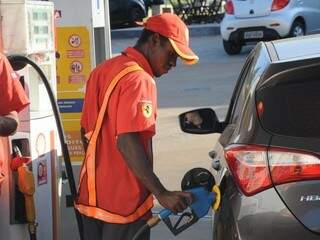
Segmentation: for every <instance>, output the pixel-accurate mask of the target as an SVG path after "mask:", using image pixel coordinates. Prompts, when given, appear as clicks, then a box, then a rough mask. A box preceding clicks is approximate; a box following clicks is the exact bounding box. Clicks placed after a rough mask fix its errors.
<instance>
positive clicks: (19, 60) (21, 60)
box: [8, 55, 83, 240]
mask: <svg viewBox="0 0 320 240" xmlns="http://www.w3.org/2000/svg"><path fill="white" fill-rule="evenodd" d="M8 60H9V62H10V64H11V65H12V67H13V68H14V70H17V69H15V67H14V66H18V68H20V69H21V68H23V67H24V66H25V65H27V64H29V65H30V66H32V67H33V68H34V69H35V70H36V72H37V73H38V74H39V76H40V78H41V80H42V82H43V84H44V85H45V88H46V91H47V94H48V96H49V99H50V103H51V107H52V110H53V114H54V116H55V121H56V124H57V130H58V134H59V139H60V144H61V148H62V152H63V159H64V163H65V167H66V172H67V177H68V182H69V187H70V192H71V196H72V198H73V200H74V199H76V195H77V190H76V184H75V181H74V175H73V170H72V165H71V161H70V154H69V150H68V145H67V143H66V141H65V139H66V138H65V134H64V130H63V127H62V121H61V118H60V111H59V108H58V104H57V100H56V98H55V96H54V94H53V91H52V88H51V86H50V83H49V81H48V79H47V77H46V75H45V74H44V73H43V71H42V69H41V68H40V67H39V66H38V65H37V64H36V63H35V62H34V61H32V60H31V59H30V58H28V57H25V56H23V55H10V56H8ZM74 213H75V216H76V220H77V225H78V230H79V236H80V240H83V223H82V218H81V215H80V213H79V212H78V211H77V209H76V208H74Z"/></svg>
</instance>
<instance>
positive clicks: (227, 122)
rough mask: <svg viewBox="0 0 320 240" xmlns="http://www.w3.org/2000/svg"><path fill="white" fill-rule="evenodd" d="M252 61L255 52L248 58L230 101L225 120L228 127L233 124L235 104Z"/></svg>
mask: <svg viewBox="0 0 320 240" xmlns="http://www.w3.org/2000/svg"><path fill="white" fill-rule="evenodd" d="M252 59H253V51H252V52H251V53H250V55H249V56H248V57H247V59H246V62H245V63H244V65H243V68H242V70H241V72H240V75H239V78H238V80H237V84H236V86H235V88H234V90H233V93H232V97H231V101H230V104H229V108H228V113H227V116H226V119H225V123H226V125H227V124H230V123H231V121H230V119H231V116H232V115H233V112H234V108H235V103H236V101H237V97H238V95H239V92H240V89H241V86H242V82H243V80H244V79H245V76H246V75H247V72H248V69H249V68H250V67H251V62H252Z"/></svg>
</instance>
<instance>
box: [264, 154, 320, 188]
mask: <svg viewBox="0 0 320 240" xmlns="http://www.w3.org/2000/svg"><path fill="white" fill-rule="evenodd" d="M268 159H269V164H270V170H271V176H272V180H273V182H274V184H276V185H279V184H283V183H288V182H296V181H302V180H315V179H320V159H319V158H318V157H317V156H315V155H312V154H310V153H305V152H299V151H293V150H287V149H282V148H272V149H271V150H270V151H269V152H268Z"/></svg>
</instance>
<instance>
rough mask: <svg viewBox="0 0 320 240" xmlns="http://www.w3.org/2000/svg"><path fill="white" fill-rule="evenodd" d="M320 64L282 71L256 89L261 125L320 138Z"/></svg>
mask: <svg viewBox="0 0 320 240" xmlns="http://www.w3.org/2000/svg"><path fill="white" fill-rule="evenodd" d="M319 66H320V65H319V64H317V65H315V66H312V67H306V68H301V69H298V70H293V71H289V72H285V73H282V74H280V75H277V76H275V77H274V78H273V79H271V80H270V83H268V86H266V87H263V88H262V89H260V90H258V91H257V102H259V103H261V104H263V106H264V108H263V112H262V113H261V114H260V115H259V117H260V120H261V123H262V125H263V127H264V128H265V129H266V130H268V131H270V132H272V133H275V134H278V135H282V136H291V137H306V138H319V137H320V124H319V122H320V111H319V109H320V95H319V89H320V81H319V79H320V78H319V74H320V68H319Z"/></svg>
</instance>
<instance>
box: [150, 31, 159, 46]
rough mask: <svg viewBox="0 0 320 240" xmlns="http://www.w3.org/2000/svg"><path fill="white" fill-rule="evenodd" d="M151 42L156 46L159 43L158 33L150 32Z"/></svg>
mask: <svg viewBox="0 0 320 240" xmlns="http://www.w3.org/2000/svg"><path fill="white" fill-rule="evenodd" d="M151 43H152V46H157V45H158V44H160V35H159V33H154V34H152V36H151Z"/></svg>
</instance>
